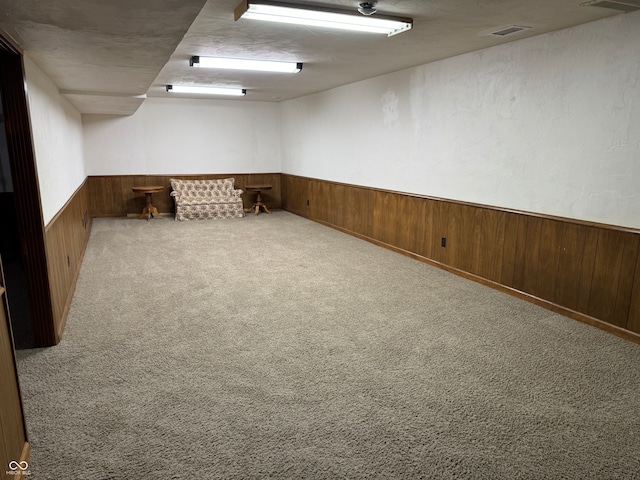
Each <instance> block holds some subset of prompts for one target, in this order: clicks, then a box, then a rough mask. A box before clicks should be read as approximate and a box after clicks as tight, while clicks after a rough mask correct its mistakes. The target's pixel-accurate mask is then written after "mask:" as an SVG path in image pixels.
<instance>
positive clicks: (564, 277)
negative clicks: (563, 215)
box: [555, 223, 593, 312]
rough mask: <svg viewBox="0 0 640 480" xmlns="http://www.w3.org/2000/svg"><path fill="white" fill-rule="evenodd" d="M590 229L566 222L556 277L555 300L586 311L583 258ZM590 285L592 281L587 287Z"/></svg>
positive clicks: (573, 308)
mask: <svg viewBox="0 0 640 480" xmlns="http://www.w3.org/2000/svg"><path fill="white" fill-rule="evenodd" d="M589 230H593V229H592V228H591V227H586V226H584V225H576V224H571V223H566V224H564V227H563V230H562V241H561V244H560V252H559V256H558V274H557V277H556V291H555V302H556V303H558V304H560V305H565V306H566V307H567V308H570V309H572V310H576V311H584V312H586V308H584V307H581V305H580V289H581V288H585V286H584V284H582V285H581V282H580V280H579V279H580V278H581V276H582V263H583V262H582V259H583V257H584V252H585V246H586V241H587V236H588V234H589ZM589 287H590V282H589V284H588V285H587V288H589Z"/></svg>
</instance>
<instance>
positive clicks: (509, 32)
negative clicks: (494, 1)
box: [490, 25, 531, 37]
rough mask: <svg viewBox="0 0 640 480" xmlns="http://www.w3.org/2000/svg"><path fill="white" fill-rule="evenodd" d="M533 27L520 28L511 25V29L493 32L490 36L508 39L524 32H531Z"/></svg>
mask: <svg viewBox="0 0 640 480" xmlns="http://www.w3.org/2000/svg"><path fill="white" fill-rule="evenodd" d="M530 28H531V27H520V26H518V25H511V26H509V27H503V28H501V29H500V30H496V31H495V32H491V33H490V35H497V36H498V37H508V36H509V35H513V34H515V33H518V32H521V31H523V30H529V29H530Z"/></svg>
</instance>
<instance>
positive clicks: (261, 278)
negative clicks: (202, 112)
mask: <svg viewBox="0 0 640 480" xmlns="http://www.w3.org/2000/svg"><path fill="white" fill-rule="evenodd" d="M18 357H19V373H20V379H21V384H22V388H23V393H24V402H25V408H26V417H27V423H28V429H29V435H30V441H31V444H32V448H33V454H32V461H31V463H30V470H31V472H32V477H31V478H33V479H60V478H82V479H131V478H140V479H182V478H184V479H193V478H198V479H200V478H202V479H262V478H278V479H303V478H304V479H364V478H367V479H395V478H397V479H414V478H435V479H440V478H442V479H449V478H486V479H560V478H562V479H585V478H592V479H614V478H615V479H632V478H636V479H637V478H640V346H638V345H634V344H631V343H627V342H625V341H623V340H621V339H619V338H617V337H614V336H612V335H609V334H606V333H604V332H602V331H599V330H597V329H594V328H592V327H589V326H586V325H583V324H580V323H578V322H575V321H573V320H570V319H567V318H564V317H561V316H559V315H556V314H554V313H551V312H549V311H546V310H544V309H541V308H539V307H536V306H534V305H532V304H529V303H526V302H523V301H520V300H518V299H516V298H513V297H510V296H508V295H505V294H502V293H499V292H496V291H494V290H491V289H489V288H487V287H483V286H481V285H478V284H475V283H473V282H470V281H467V280H464V279H461V278H458V277H455V276H453V275H451V274H449V273H446V272H444V271H441V270H438V269H436V268H433V267H430V266H428V265H425V264H422V263H420V262H418V261H415V260H412V259H410V258H406V257H404V256H401V255H399V254H396V253H393V252H390V251H387V250H384V249H382V248H379V247H377V246H374V245H371V244H369V243H366V242H364V241H361V240H358V239H356V238H353V237H350V236H348V235H345V234H342V233H340V232H337V231H335V230H332V229H329V228H326V227H324V226H321V225H318V224H315V223H312V222H310V221H307V220H304V219H302V218H300V217H296V216H294V215H292V214H289V213H287V212H275V213H274V214H273V215H265V214H261V215H259V216H257V217H256V216H254V215H250V216H247V217H246V218H244V219H233V220H215V221H197V222H173V221H172V220H170V219H165V220H163V221H157V220H152V221H151V222H149V223H147V222H145V221H138V220H137V219H97V220H95V221H94V223H93V229H92V233H91V238H90V241H89V245H88V248H87V252H86V255H85V259H84V263H83V266H82V270H81V273H80V277H79V280H78V284H77V290H76V293H75V297H74V300H73V305H72V307H71V311H70V313H69V318H68V322H67V329H66V333H65V336H64V339H63V341H62V342H61V343H60V344H59V345H58V346H56V347H53V348H49V349H44V350H30V351H21V352H18Z"/></svg>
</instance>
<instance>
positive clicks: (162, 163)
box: [83, 98, 281, 175]
mask: <svg viewBox="0 0 640 480" xmlns="http://www.w3.org/2000/svg"><path fill="white" fill-rule="evenodd" d="M83 125H84V133H85V143H84V145H85V150H84V152H85V158H86V162H87V172H88V175H127V174H143V175H163V174H167V175H179V174H185V175H186V174H206V173H268V172H279V171H280V167H281V158H280V157H281V155H280V139H281V132H280V115H279V106H278V104H276V103H271V102H251V101H246V100H210V99H206V100H195V99H180V98H148V99H146V100H145V102H144V103H143V104H142V106H141V107H140V108H139V109H138V111H137V112H136V113H135V114H134V115H131V116H129V117H114V116H106V115H84V116H83Z"/></svg>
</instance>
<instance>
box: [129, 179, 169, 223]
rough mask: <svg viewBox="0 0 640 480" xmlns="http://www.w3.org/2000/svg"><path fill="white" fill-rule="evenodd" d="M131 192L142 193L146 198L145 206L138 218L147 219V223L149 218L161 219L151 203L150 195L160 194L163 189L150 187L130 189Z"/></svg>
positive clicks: (155, 186) (154, 186)
mask: <svg viewBox="0 0 640 480" xmlns="http://www.w3.org/2000/svg"><path fill="white" fill-rule="evenodd" d="M131 190H133V191H134V192H136V193H144V194H145V195H146V196H147V204H146V206H145V207H144V208H143V209H142V215H140V216H139V217H138V218H144V217H147V222H148V221H149V220H151V217H158V218H159V219H162V215H160V214H159V213H158V209H157V208H156V207H154V206H153V204H152V203H151V195H152V194H154V193H160V192H161V191H163V190H164V187H161V186H158V185H151V186H144V187H131Z"/></svg>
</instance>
